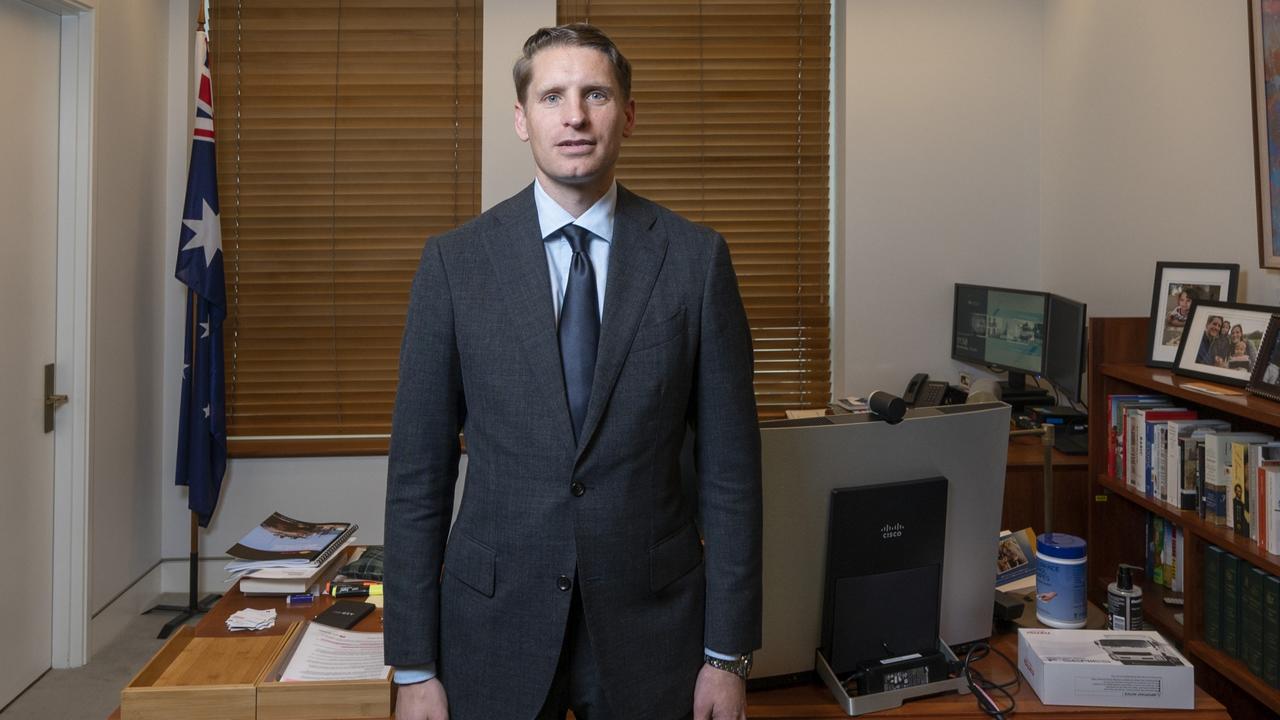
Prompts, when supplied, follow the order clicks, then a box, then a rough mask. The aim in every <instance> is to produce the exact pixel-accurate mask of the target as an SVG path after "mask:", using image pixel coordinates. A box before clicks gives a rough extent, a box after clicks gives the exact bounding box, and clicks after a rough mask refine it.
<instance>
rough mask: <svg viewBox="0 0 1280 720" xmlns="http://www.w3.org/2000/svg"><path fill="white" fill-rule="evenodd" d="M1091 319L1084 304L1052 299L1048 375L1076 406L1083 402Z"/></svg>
mask: <svg viewBox="0 0 1280 720" xmlns="http://www.w3.org/2000/svg"><path fill="white" fill-rule="evenodd" d="M1087 317H1088V315H1087V312H1086V307H1085V304H1084V303H1082V302H1077V301H1075V300H1071V299H1069V298H1064V297H1062V296H1061V295H1050V296H1049V339H1048V341H1047V342H1046V343H1045V359H1044V364H1045V371H1044V376H1045V377H1046V378H1047V379H1048V380H1049V382H1051V383H1053V384H1054V385H1055V386H1056V387H1057V388H1058V389H1059V390H1060V391H1062V393H1063V394H1064V395H1066V396H1067V401H1068V402H1072V403H1078V402H1080V378H1081V377H1082V376H1083V375H1084V362H1085V360H1084V353H1085V322H1086V318H1087Z"/></svg>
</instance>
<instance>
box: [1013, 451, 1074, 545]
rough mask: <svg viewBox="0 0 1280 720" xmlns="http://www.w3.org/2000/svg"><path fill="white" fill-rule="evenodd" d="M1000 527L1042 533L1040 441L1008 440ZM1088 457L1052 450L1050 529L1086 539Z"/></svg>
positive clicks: (1042, 460)
mask: <svg viewBox="0 0 1280 720" xmlns="http://www.w3.org/2000/svg"><path fill="white" fill-rule="evenodd" d="M1006 465H1007V470H1006V472H1005V477H1004V511H1003V513H1002V514H1001V516H1000V527H1002V528H1005V529H1007V530H1021V529H1022V528H1024V527H1030V528H1033V529H1034V530H1035V531H1036V533H1037V534H1039V533H1041V532H1044V477H1043V476H1044V449H1043V446H1042V445H1041V444H1040V438H1038V437H1034V436H1020V437H1013V438H1009V460H1008V462H1007V463H1006ZM1088 500H1089V456H1087V455H1066V454H1064V453H1060V452H1058V451H1057V450H1054V451H1053V530H1054V532H1064V533H1070V534H1072V535H1075V536H1077V537H1086V536H1087V532H1088V523H1089V504H1088Z"/></svg>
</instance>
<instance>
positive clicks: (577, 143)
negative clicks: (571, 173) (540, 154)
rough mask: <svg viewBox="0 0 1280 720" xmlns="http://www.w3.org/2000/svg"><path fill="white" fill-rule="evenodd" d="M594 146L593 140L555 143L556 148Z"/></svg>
mask: <svg viewBox="0 0 1280 720" xmlns="http://www.w3.org/2000/svg"><path fill="white" fill-rule="evenodd" d="M593 145H595V141H594V140H562V141H560V142H558V143H556V147H563V148H575V147H591V146H593Z"/></svg>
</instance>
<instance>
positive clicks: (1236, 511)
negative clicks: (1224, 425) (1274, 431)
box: [1227, 437, 1272, 542]
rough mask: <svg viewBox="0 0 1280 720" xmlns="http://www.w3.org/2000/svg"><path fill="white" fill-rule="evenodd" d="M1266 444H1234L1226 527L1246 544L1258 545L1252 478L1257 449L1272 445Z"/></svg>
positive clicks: (1241, 440)
mask: <svg viewBox="0 0 1280 720" xmlns="http://www.w3.org/2000/svg"><path fill="white" fill-rule="evenodd" d="M1271 440H1272V438H1271V437H1267V438H1266V439H1265V440H1257V439H1248V438H1244V439H1239V440H1232V441H1231V473H1230V476H1229V477H1230V479H1231V483H1230V484H1231V487H1230V490H1229V492H1228V494H1227V527H1229V528H1231V530H1232V531H1233V532H1235V534H1236V535H1238V536H1240V537H1241V538H1243V539H1246V540H1253V541H1255V542H1256V541H1257V539H1258V536H1257V528H1256V527H1255V526H1254V514H1253V512H1252V507H1251V506H1252V503H1253V502H1255V501H1256V495H1257V493H1256V489H1255V483H1254V480H1253V478H1254V477H1255V476H1256V475H1257V469H1256V467H1257V466H1256V463H1257V461H1258V456H1257V453H1256V452H1255V451H1254V450H1253V448H1254V446H1256V445H1262V444H1264V443H1267V442H1271Z"/></svg>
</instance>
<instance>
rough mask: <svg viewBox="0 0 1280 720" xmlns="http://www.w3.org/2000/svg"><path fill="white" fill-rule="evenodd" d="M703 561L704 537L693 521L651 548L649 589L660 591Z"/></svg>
mask: <svg viewBox="0 0 1280 720" xmlns="http://www.w3.org/2000/svg"><path fill="white" fill-rule="evenodd" d="M701 561H702V539H701V538H700V537H698V527H697V526H696V525H694V524H693V523H692V522H690V523H688V524H686V525H685V526H684V527H682V528H680V529H679V530H677V531H675V532H674V533H672V534H671V535H669V536H667V537H666V539H664V540H662V541H661V542H659V543H658V544H657V545H654V546H653V548H652V549H651V550H649V589H650V590H652V591H653V592H658V591H659V590H661V589H662V588H664V587H666V586H668V585H670V584H671V583H673V582H675V581H676V580H679V579H680V578H682V577H684V576H685V575H686V574H687V573H688V572H689V571H690V570H693V569H694V568H696V567H697V566H698V563H699V562H701Z"/></svg>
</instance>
